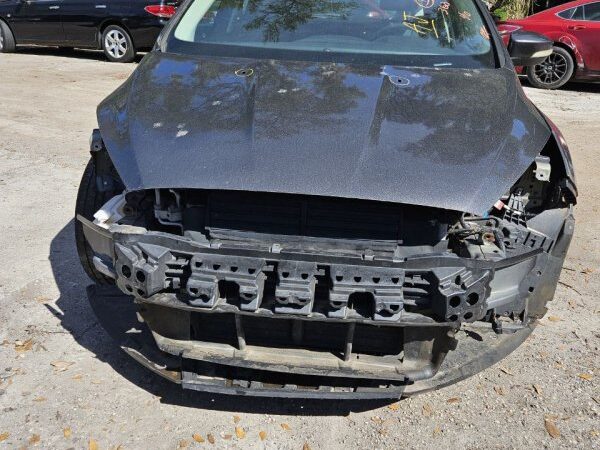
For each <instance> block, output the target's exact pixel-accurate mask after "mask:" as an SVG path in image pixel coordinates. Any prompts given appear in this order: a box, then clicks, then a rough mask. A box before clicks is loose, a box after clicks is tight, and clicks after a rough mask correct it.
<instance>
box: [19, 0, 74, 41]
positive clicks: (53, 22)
mask: <svg viewBox="0 0 600 450" xmlns="http://www.w3.org/2000/svg"><path fill="white" fill-rule="evenodd" d="M63 1H64V0H23V1H21V2H20V3H19V4H18V5H17V7H16V9H15V12H14V13H13V15H12V17H11V19H10V24H11V27H12V29H13V32H14V33H15V37H16V39H17V42H18V43H32V44H56V43H61V42H63V41H64V33H63V28H62V23H61V20H60V8H61V6H62V4H63Z"/></svg>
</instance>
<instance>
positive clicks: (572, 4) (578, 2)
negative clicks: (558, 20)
mask: <svg viewBox="0 0 600 450" xmlns="http://www.w3.org/2000/svg"><path fill="white" fill-rule="evenodd" d="M598 1H600V0H575V1H573V2H567V3H562V4H560V5H557V6H553V7H552V8H548V9H545V10H544V11H540V12H539V13H536V14H532V15H531V16H529V17H535V16H541V15H546V14H555V13H557V12H561V11H565V10H567V9H571V8H574V7H576V6H580V5H586V4H588V3H596V2H598Z"/></svg>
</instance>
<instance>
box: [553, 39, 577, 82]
mask: <svg viewBox="0 0 600 450" xmlns="http://www.w3.org/2000/svg"><path fill="white" fill-rule="evenodd" d="M552 45H554V46H555V47H560V48H562V49H564V50H566V51H567V52H568V53H569V55H571V58H573V75H571V78H573V77H574V76H575V74H576V73H577V71H578V70H579V60H578V58H577V55H576V54H575V51H574V50H573V49H572V48H571V47H570V46H568V45H567V44H565V43H564V42H560V41H554V43H553V44H552ZM582 61H583V59H582Z"/></svg>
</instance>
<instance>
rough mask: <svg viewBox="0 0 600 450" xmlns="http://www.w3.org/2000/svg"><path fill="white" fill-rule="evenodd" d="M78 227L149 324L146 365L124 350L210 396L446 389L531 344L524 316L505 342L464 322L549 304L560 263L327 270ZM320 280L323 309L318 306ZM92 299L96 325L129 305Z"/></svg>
mask: <svg viewBox="0 0 600 450" xmlns="http://www.w3.org/2000/svg"><path fill="white" fill-rule="evenodd" d="M79 220H80V221H81V222H82V224H83V225H84V232H85V236H86V239H87V240H88V243H89V244H90V246H91V247H92V248H93V249H94V252H95V253H96V257H95V259H94V261H95V264H96V267H97V268H98V269H99V270H101V271H103V273H106V274H109V275H111V276H112V277H114V278H116V281H117V285H118V286H119V288H120V289H121V290H122V291H124V292H128V293H129V294H131V295H133V296H134V297H135V307H136V308H137V312H138V314H139V316H138V317H140V318H142V319H143V320H144V321H145V322H146V324H147V326H148V329H145V326H142V328H144V329H145V335H147V337H148V338H149V339H147V340H148V342H146V343H145V344H144V345H145V347H144V348H145V349H146V350H145V351H148V349H152V351H151V356H149V357H145V356H143V355H144V352H142V351H140V350H139V349H137V350H136V349H134V347H135V346H134V347H131V346H129V345H122V347H123V348H124V349H125V350H126V351H127V352H128V353H129V354H131V355H132V356H134V357H135V358H136V359H137V360H138V361H140V362H142V363H144V364H145V365H146V366H148V367H150V368H151V369H153V370H155V371H158V372H159V373H160V374H161V375H163V376H166V377H167V378H169V379H171V380H172V381H177V382H179V383H181V384H182V385H183V386H184V387H186V388H191V389H197V390H206V391H211V392H226V393H238V394H252V395H282V396H291V397H295V396H299V397H310V396H315V397H320V398H327V397H340V396H341V397H345V396H353V397H357V396H358V397H369V398H377V397H379V398H381V397H385V398H388V397H399V396H400V395H410V394H412V393H416V392H419V391H422V390H428V389H434V388H437V387H440V386H443V385H447V384H451V383H453V382H455V381H458V380H459V379H462V378H466V377H468V376H470V375H472V374H473V373H476V372H477V371H479V370H481V369H483V368H485V367H487V366H489V365H491V364H493V363H494V362H496V361H498V360H499V359H501V358H502V357H504V356H506V354H508V353H509V352H510V351H512V350H513V349H514V348H516V347H517V346H518V345H519V344H520V343H521V342H522V341H523V340H524V339H525V338H526V336H527V335H528V334H529V333H530V332H531V325H529V324H528V320H527V318H528V316H527V315H526V314H525V315H523V316H522V318H523V319H524V320H521V321H516V322H515V321H513V322H512V323H511V324H510V326H509V327H506V329H505V330H504V331H509V330H510V331H511V332H514V333H513V334H497V332H498V331H499V330H498V329H495V330H493V329H492V327H491V325H490V324H483V323H481V322H478V323H476V324H473V325H467V324H468V323H473V322H475V321H477V320H479V319H481V318H483V317H485V315H486V314H488V311H489V310H490V308H494V310H495V311H505V312H506V313H507V314H506V315H509V314H508V313H512V311H527V308H528V305H529V304H530V303H532V304H534V305H539V304H540V303H541V304H542V305H543V304H545V302H546V301H547V300H548V299H549V298H551V296H552V294H553V291H554V286H555V284H556V279H557V277H558V273H559V271H560V266H561V265H562V258H564V254H563V255H560V254H559V255H552V254H550V253H547V252H546V251H545V249H544V248H541V247H540V248H534V249H532V250H531V251H529V252H526V253H523V254H521V255H519V256H517V257H512V258H506V259H503V260H496V261H487V260H479V261H474V260H465V259H464V258H458V257H453V256H428V257H422V258H415V259H412V260H404V261H387V262H381V261H377V262H376V261H371V260H365V259H360V260H357V259H356V258H347V257H327V258H323V257H319V256H314V255H290V254H285V253H282V252H281V251H272V252H258V251H251V250H235V251H234V250H231V249H220V248H213V247H211V246H210V244H208V243H202V242H196V241H194V240H191V239H188V238H183V237H178V236H173V235H169V234H166V233H158V232H146V231H145V230H142V229H135V228H131V227H123V226H117V227H114V228H112V229H111V230H106V229H103V228H101V227H98V226H96V225H94V224H92V223H90V222H89V221H86V220H85V219H83V218H79ZM568 239H570V236H568ZM559 243H560V240H559ZM566 245H567V246H568V242H567V244H566ZM555 247H556V248H560V247H561V246H560V245H556V246H555ZM563 247H564V246H563ZM340 276H341V279H338V277H340ZM324 278H328V279H330V280H331V283H330V284H329V285H328V287H327V289H326V292H325V296H324V297H323V296H322V295H321V297H322V298H326V299H327V301H315V298H316V297H317V294H319V292H318V290H319V286H321V287H322V283H321V281H322V280H323V279H324ZM376 278H377V279H378V280H377V281H376V280H375V279H376ZM273 280H275V282H273ZM382 280H385V281H382ZM232 286H235V289H234V290H233V295H232V291H231V287H232ZM356 293H358V294H368V295H369V297H368V298H369V300H370V305H371V307H370V308H366V309H364V308H361V307H360V306H359V304H358V303H357V302H352V301H351V300H352V296H356ZM320 294H323V292H320ZM548 295H549V297H548ZM90 300H91V301H92V304H96V305H97V306H95V308H94V309H95V310H96V312H97V314H99V315H100V313H99V309H101V310H102V311H103V312H105V311H108V310H110V309H111V306H112V304H116V303H119V304H125V303H128V304H129V305H131V306H132V307H134V303H133V302H132V301H131V297H130V296H128V295H124V294H122V293H118V291H116V289H114V288H112V291H111V292H109V291H102V292H99V291H98V290H92V291H91V294H90ZM100 304H101V305H102V306H101V307H100V306H98V305H100ZM502 308H504V309H502ZM115 317H116V316H115V315H112V319H111V320H113V321H114V318H115ZM461 323H462V327H463V330H462V331H459V332H458V333H456V330H458V329H460V327H461ZM108 326H109V327H110V324H108ZM137 326H138V327H140V325H139V324H138V325H137ZM470 327H473V329H470ZM357 330H358V331H357ZM382 330H383V331H382ZM148 331H151V334H149V333H148ZM113 334H114V333H113ZM117 334H118V333H117ZM475 336H476V337H475ZM128 338H129V339H131V336H128ZM156 345H157V346H158V349H159V350H160V351H157V350H156V348H155V346H156ZM157 358H158V359H159V360H167V361H168V363H160V362H158V363H156V362H155V360H156V359H157ZM157 364H158V365H157Z"/></svg>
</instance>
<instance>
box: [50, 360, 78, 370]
mask: <svg viewBox="0 0 600 450" xmlns="http://www.w3.org/2000/svg"><path fill="white" fill-rule="evenodd" d="M73 364H75V363H73V362H71V361H61V360H58V361H52V362H51V363H50V365H51V366H52V367H54V370H55V371H56V372H64V371H65V370H67V369H68V368H69V367H71V366H72V365H73Z"/></svg>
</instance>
